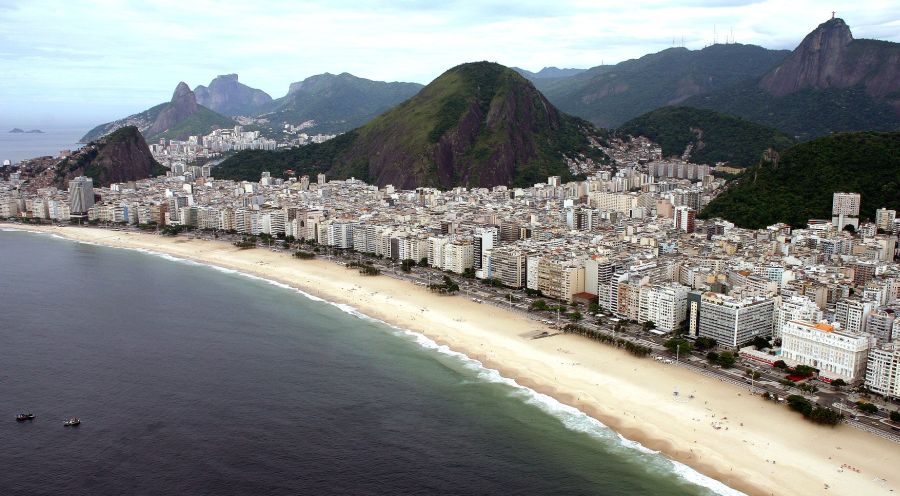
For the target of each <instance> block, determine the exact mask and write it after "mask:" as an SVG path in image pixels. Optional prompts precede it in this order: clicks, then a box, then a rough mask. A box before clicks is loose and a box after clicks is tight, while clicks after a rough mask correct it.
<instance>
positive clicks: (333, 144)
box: [215, 62, 605, 188]
mask: <svg viewBox="0 0 900 496" xmlns="http://www.w3.org/2000/svg"><path fill="white" fill-rule="evenodd" d="M587 133H597V131H596V130H595V129H593V126H591V125H590V124H589V123H587V122H585V121H582V120H580V119H577V118H573V117H570V116H567V115H565V114H561V113H560V112H558V111H557V110H556V109H555V108H553V106H552V105H550V104H549V103H548V102H547V101H546V100H545V99H544V98H543V96H542V95H541V94H540V93H539V92H538V91H537V90H536V89H535V88H534V87H533V85H532V84H531V83H530V82H528V81H527V80H526V79H525V78H523V77H522V76H521V75H519V74H518V73H516V72H514V71H512V70H510V69H508V68H506V67H503V66H501V65H499V64H493V63H488V62H478V63H472V64H463V65H461V66H458V67H455V68H453V69H450V70H449V71H447V72H446V73H444V74H443V75H441V76H440V77H439V78H437V79H436V80H434V81H433V82H432V83H431V84H429V85H428V86H426V87H425V88H424V89H423V90H422V91H420V92H419V93H418V94H417V95H416V96H414V97H413V98H411V99H409V100H407V101H406V102H403V103H402V104H400V105H399V106H397V107H395V108H393V109H391V110H390V111H388V112H386V113H384V114H382V115H380V116H378V117H377V118H375V119H374V120H372V121H371V122H370V123H369V124H367V125H365V126H363V127H361V128H358V129H356V130H354V131H352V132H349V133H346V134H345V135H342V136H340V137H339V138H336V139H334V140H331V141H328V142H326V143H323V144H321V145H309V146H306V147H303V148H300V149H295V150H290V151H287V152H255V153H251V152H242V153H238V154H237V155H235V156H234V157H232V158H230V159H229V160H227V161H225V162H223V163H222V164H221V165H220V166H219V167H218V168H217V169H216V171H215V175H216V177H222V178H230V179H242V180H257V179H258V178H259V174H260V172H262V171H263V170H268V171H269V172H272V173H273V174H277V173H279V172H281V171H283V170H284V169H293V170H295V171H297V173H298V174H300V173H301V171H304V172H302V173H311V172H312V171H315V172H319V171H328V173H329V175H330V176H331V177H334V178H348V177H356V178H359V179H363V180H367V181H369V182H372V183H376V184H379V185H385V184H394V185H395V186H398V187H401V188H410V187H416V186H437V187H443V188H448V187H452V186H457V185H463V186H493V185H497V184H512V185H523V186H524V185H531V184H534V183H535V182H540V181H545V180H546V177H547V176H548V175H559V176H563V177H564V178H569V177H571V175H570V173H569V170H568V167H567V165H566V162H565V157H564V154H565V155H567V156H570V157H574V156H576V155H579V154H582V155H584V156H587V157H591V158H594V159H595V160H604V159H605V156H604V155H603V153H602V152H601V151H600V150H597V149H593V148H591V147H590V144H589V141H588V138H587ZM305 171H310V172H305Z"/></svg>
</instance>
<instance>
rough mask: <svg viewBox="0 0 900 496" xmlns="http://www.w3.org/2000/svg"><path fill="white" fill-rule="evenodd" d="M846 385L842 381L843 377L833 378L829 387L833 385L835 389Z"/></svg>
mask: <svg viewBox="0 0 900 496" xmlns="http://www.w3.org/2000/svg"><path fill="white" fill-rule="evenodd" d="M846 386H847V383H846V382H844V380H843V379H835V380H833V381H831V387H833V388H835V389H837V390H840V389H841V388H843V387H846Z"/></svg>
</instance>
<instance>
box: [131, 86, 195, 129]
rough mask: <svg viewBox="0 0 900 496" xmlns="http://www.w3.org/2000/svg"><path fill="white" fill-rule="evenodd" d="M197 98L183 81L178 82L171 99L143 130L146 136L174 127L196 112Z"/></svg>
mask: <svg viewBox="0 0 900 496" xmlns="http://www.w3.org/2000/svg"><path fill="white" fill-rule="evenodd" d="M197 109H198V106H197V98H196V96H195V95H194V92H193V91H191V89H190V88H189V87H188V85H187V84H185V83H184V81H182V82H180V83H178V86H177V87H176V88H175V93H174V94H173V95H172V101H171V102H170V103H169V106H168V107H166V108H165V109H164V110H163V111H162V112H160V113H159V115H158V116H157V117H156V120H155V121H154V122H153V125H151V126H150V128H149V129H147V130H146V131H144V133H145V134H146V135H147V136H154V135H157V134H160V133H163V132H165V131H166V130H167V129H170V128H172V127H174V126H175V125H176V124H178V123H179V122H181V121H183V120H185V119H187V118H188V117H190V116H192V115H194V114H196V113H197Z"/></svg>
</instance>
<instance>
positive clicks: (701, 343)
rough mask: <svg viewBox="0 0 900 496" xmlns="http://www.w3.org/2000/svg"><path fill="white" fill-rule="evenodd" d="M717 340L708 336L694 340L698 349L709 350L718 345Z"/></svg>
mask: <svg viewBox="0 0 900 496" xmlns="http://www.w3.org/2000/svg"><path fill="white" fill-rule="evenodd" d="M716 344H718V343H716V340H715V339H713V338H710V337H706V336H700V337H699V338H697V339H695V340H694V347H695V348H697V349H698V350H708V349H710V348H715V347H716Z"/></svg>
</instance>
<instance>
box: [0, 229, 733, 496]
mask: <svg viewBox="0 0 900 496" xmlns="http://www.w3.org/2000/svg"><path fill="white" fill-rule="evenodd" d="M0 230H2V231H21V232H29V233H34V234H48V233H45V232H41V231H27V230H24V229H12V228H0ZM51 236H52V237H55V238H60V239H64V240H67V241H73V242H76V243H82V244H87V245H93V246H102V247H107V248H121V249H124V250H131V251H137V252H140V253H143V254H146V255H152V256H156V257H160V258H162V259H164V260H168V261H171V262H178V263H183V264H188V265H195V266H200V267H207V268H210V269H213V270H216V271H219V272H223V273H226V274H232V275H238V276H241V277H245V278H248V279H253V280H256V281H260V282H265V283H268V284H271V285H273V286H276V287H279V288H282V289H287V290H290V291H293V292H296V293H299V294H300V295H302V296H304V297H305V298H307V299H310V300H312V301H316V302H322V303H326V304H329V305H331V306H333V307H335V308H337V309H339V310H341V311H342V312H344V313H347V314H350V315H353V316H354V317H357V318H359V319H362V320H366V321H369V322H375V323H379V324H383V325H385V326H387V327H389V328H391V329H392V330H393V332H394V333H395V334H397V335H399V336H403V337H405V338H407V339H409V340H411V341H413V342H414V343H416V344H417V345H419V346H420V347H421V348H423V349H426V350H430V351H432V352H436V353H439V354H442V355H446V356H449V357H452V358H454V359H456V360H458V361H459V362H460V363H461V364H462V365H463V366H464V367H466V368H468V369H470V370H472V371H473V372H475V374H476V377H477V378H478V379H479V380H482V381H484V382H491V383H497V384H502V385H504V386H506V387H508V388H510V389H511V391H512V392H513V394H515V395H516V396H518V397H519V398H520V399H521V400H522V401H523V402H524V403H526V404H529V405H532V406H535V407H537V408H539V409H540V410H541V411H543V412H544V413H547V414H548V415H551V416H553V417H555V418H556V419H557V420H559V421H560V422H561V423H562V424H563V425H564V426H565V427H566V428H567V429H569V430H572V431H575V432H579V433H583V434H586V435H588V436H590V437H592V438H595V439H598V440H601V441H605V442H606V443H607V445H608V446H611V447H613V448H616V447H618V448H620V449H621V450H622V451H628V452H631V453H636V454H638V456H640V457H642V458H643V462H644V464H645V465H646V466H648V467H650V468H653V469H656V470H658V471H660V472H667V473H673V474H675V475H677V476H678V477H680V478H681V479H683V480H685V481H687V482H689V483H691V484H694V485H697V486H700V487H703V488H706V489H708V490H710V491H711V492H712V493H714V494H717V495H721V496H746V495H745V494H744V493H742V492H740V491H738V490H736V489H733V488H731V487H728V486H727V485H725V484H723V483H722V482H719V481H717V480H715V479H713V478H711V477H707V476H705V475H703V474H701V473H700V472H697V471H696V470H694V469H692V468H691V467H688V466H687V465H685V464H683V463H680V462H677V461H675V460H671V459H669V458H666V457H665V456H664V455H661V454H660V453H659V452H658V451H653V450H651V449H649V448H647V447H646V446H644V445H642V444H641V443H639V442H637V441H633V440H630V439H627V438H625V437H624V436H622V435H621V434H619V433H617V432H615V431H613V430H612V429H610V428H609V427H607V426H606V425H605V424H603V423H602V422H600V421H599V420H597V419H595V418H593V417H591V416H590V415H588V414H586V413H584V412H582V411H581V410H578V409H577V408H575V407H572V406H569V405H566V404H564V403H561V402H559V401H557V400H556V399H554V398H552V397H551V396H548V395H546V394H543V393H539V392H537V391H535V390H533V389H530V388H527V387H525V386H523V385H521V384H519V383H518V382H516V381H515V380H514V379H510V378H508V377H504V376H503V375H502V374H500V372H499V371H498V370H496V369H491V368H488V367H485V366H484V364H483V363H481V362H480V361H478V360H476V359H474V358H471V357H469V356H468V355H466V354H464V353H460V352H458V351H454V350H452V349H450V348H449V347H448V346H446V345H441V344H438V343H437V342H435V341H434V340H433V339H431V338H429V337H428V336H425V335H424V334H422V333H419V332H415V331H411V330H409V329H404V328H401V327H398V326H395V325H393V324H391V323H389V322H385V321H383V320H380V319H376V318H374V317H371V316H369V315H366V314H364V313H362V312H361V311H359V309H357V308H356V307H354V306H352V305H348V304H346V303H336V302H332V301H328V300H325V299H323V298H320V297H318V296H315V295H312V294H309V293H307V292H306V291H303V290H301V289H299V288H295V287H293V286H290V285H288V284H285V283H282V282H279V281H275V280H272V279H267V278H265V277H260V276H257V275H254V274H249V273H247V272H242V271H240V270H235V269H229V268H226V267H221V266H218V265H215V264H210V263H203V262H197V261H194V260H190V259H187V258H180V257H176V256H172V255H169V254H167V253H161V252H158V251H154V250H149V249H146V248H130V247H109V246H106V245H102V244H99V243H94V242H90V241H82V240H73V239H70V238H65V237H61V236H59V235H56V234H51Z"/></svg>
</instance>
